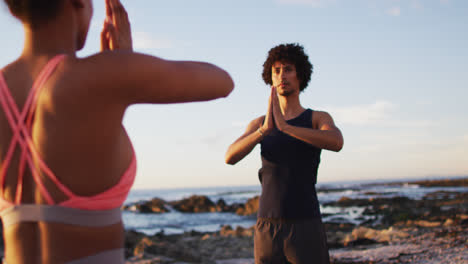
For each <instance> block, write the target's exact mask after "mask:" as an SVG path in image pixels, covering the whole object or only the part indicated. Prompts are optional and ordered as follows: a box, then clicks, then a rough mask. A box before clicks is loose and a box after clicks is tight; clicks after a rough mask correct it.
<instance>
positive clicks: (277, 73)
mask: <svg viewBox="0 0 468 264" xmlns="http://www.w3.org/2000/svg"><path fill="white" fill-rule="evenodd" d="M271 79H272V82H273V86H275V87H276V91H277V92H278V94H279V95H282V96H288V95H291V94H294V93H298V94H299V92H300V89H299V87H300V82H299V79H298V78H297V74H296V66H294V64H292V63H288V62H280V61H277V62H275V63H273V66H272V67H271Z"/></svg>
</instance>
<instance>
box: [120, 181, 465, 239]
mask: <svg viewBox="0 0 468 264" xmlns="http://www.w3.org/2000/svg"><path fill="white" fill-rule="evenodd" d="M388 183H389V181H386V182H369V181H366V182H336V183H324V184H317V194H318V199H319V202H320V204H321V206H320V210H321V212H322V215H323V221H324V222H334V223H342V222H348V223H353V224H359V223H362V222H363V221H366V220H368V217H366V216H364V215H362V213H363V211H364V210H365V208H364V207H346V208H341V207H332V206H323V204H324V203H327V202H333V201H337V200H339V199H340V198H342V197H349V198H353V199H356V198H366V199H368V198H372V197H396V196H404V197H408V198H411V199H421V198H422V197H424V196H425V195H426V194H428V193H432V192H437V191H447V192H451V191H453V192H468V187H422V186H418V185H416V184H408V183H402V184H398V185H396V184H391V185H389V184H388ZM260 193H261V187H260V185H255V186H235V187H209V188H181V189H157V190H132V191H131V192H130V194H129V196H128V198H127V200H126V202H125V204H127V205H128V204H132V203H135V202H138V201H145V200H150V199H152V198H155V197H158V198H161V199H164V200H166V201H174V200H180V199H182V198H187V197H189V196H191V195H206V196H208V197H209V198H210V199H211V200H212V201H213V202H215V203H216V202H217V201H218V200H219V199H224V201H225V202H226V203H227V204H228V205H229V204H233V203H245V202H246V201H247V200H248V199H249V198H252V197H254V196H256V195H260ZM123 220H124V224H125V228H126V229H127V230H135V231H138V232H142V233H145V234H147V235H154V234H155V233H159V232H163V233H164V234H179V233H183V232H188V231H192V230H194V231H199V232H214V231H218V230H219V229H220V227H222V226H223V225H230V226H231V227H233V228H236V227H237V226H242V227H251V226H252V225H254V224H255V221H256V219H255V217H252V216H239V215H236V214H235V213H181V212H177V211H175V210H171V212H169V213H164V214H141V213H135V212H130V211H124V212H123Z"/></svg>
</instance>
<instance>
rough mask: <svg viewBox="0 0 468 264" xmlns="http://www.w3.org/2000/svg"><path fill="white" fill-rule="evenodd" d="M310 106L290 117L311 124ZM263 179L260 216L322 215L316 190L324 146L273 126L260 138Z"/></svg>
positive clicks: (299, 124)
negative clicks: (312, 143) (268, 132)
mask: <svg viewBox="0 0 468 264" xmlns="http://www.w3.org/2000/svg"><path fill="white" fill-rule="evenodd" d="M312 114H313V111H312V110H311V109H307V110H305V111H304V112H302V114H300V115H299V116H298V117H296V118H294V119H291V120H287V123H288V124H290V125H293V126H297V127H306V128H312ZM260 144H261V154H262V168H261V169H260V170H259V172H258V175H259V178H260V182H261V183H262V194H261V196H260V207H259V210H258V217H264V218H293V219H296V218H312V217H320V208H319V203H318V200H317V193H316V190H315V183H316V182H317V170H318V166H319V163H320V154H321V151H322V150H321V149H319V148H317V147H314V146H312V145H310V144H308V143H306V142H304V141H301V140H299V139H296V138H294V137H291V136H289V135H286V134H284V133H283V132H280V131H279V130H277V129H274V130H273V131H272V132H271V133H270V134H269V135H268V136H265V137H264V138H263V140H262V141H261V143H260Z"/></svg>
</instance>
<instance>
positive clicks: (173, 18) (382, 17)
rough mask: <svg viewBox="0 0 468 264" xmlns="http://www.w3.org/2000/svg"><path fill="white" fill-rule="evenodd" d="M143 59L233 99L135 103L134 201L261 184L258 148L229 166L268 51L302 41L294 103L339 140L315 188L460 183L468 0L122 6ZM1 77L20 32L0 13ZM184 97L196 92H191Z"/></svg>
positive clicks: (207, 0)
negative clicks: (196, 72) (305, 81)
mask: <svg viewBox="0 0 468 264" xmlns="http://www.w3.org/2000/svg"><path fill="white" fill-rule="evenodd" d="M122 2H123V4H124V5H125V6H126V8H127V10H128V13H129V17H130V21H131V25H132V32H133V39H134V48H135V51H137V52H142V53H146V54H150V55H153V56H157V57H161V58H164V59H170V60H200V61H207V62H210V63H213V64H216V65H218V66H220V67H222V68H224V69H225V70H227V71H228V72H229V73H230V74H231V76H232V78H233V80H234V82H235V89H234V91H233V92H232V93H231V95H230V96H229V97H227V98H223V99H219V100H216V101H210V102H203V103H188V104H173V105H134V106H131V107H130V108H129V109H128V110H127V112H126V115H125V118H124V121H123V123H124V125H125V127H126V129H127V131H128V134H129V135H130V138H131V139H132V142H133V144H134V147H135V150H136V155H137V160H138V173H137V179H136V181H135V184H134V187H133V188H134V189H159V188H179V187H211V186H239V185H257V184H259V183H258V177H257V171H258V169H259V168H260V147H259V146H257V147H256V148H255V149H254V150H253V151H252V153H251V154H250V155H249V156H247V157H246V158H244V159H243V160H242V161H240V162H239V163H238V164H236V165H235V166H231V165H226V164H225V163H224V154H225V152H226V150H227V148H228V146H229V145H230V144H231V143H232V142H234V141H235V140H236V139H237V138H238V137H239V136H240V135H241V134H242V133H243V132H244V130H245V129H246V126H247V124H248V123H249V122H250V121H251V120H252V119H254V118H256V117H258V116H261V115H264V114H265V112H266V109H267V102H268V95H269V87H268V86H267V85H265V84H264V83H263V81H262V78H261V72H262V65H263V62H264V61H265V59H266V55H267V53H268V50H269V49H270V48H272V47H274V46H275V45H278V44H281V43H300V44H301V45H303V46H304V48H305V50H306V53H307V54H308V55H309V57H310V60H311V62H312V64H313V65H314V73H313V75H312V80H311V82H310V84H309V86H308V87H307V89H306V90H305V91H304V92H303V93H302V94H301V98H300V99H301V103H302V105H303V106H304V107H306V108H311V109H314V110H322V111H327V112H329V113H330V114H331V115H332V117H333V118H334V120H335V123H336V125H337V126H338V127H339V128H340V129H341V131H342V133H343V136H344V141H345V144H344V148H343V150H342V151H341V152H338V153H335V152H330V151H323V152H322V161H321V164H320V168H319V174H318V182H319V183H327V182H336V181H361V180H386V179H402V180H404V179H415V178H418V179H419V178H421V179H422V178H429V177H453V176H463V175H468V155H467V154H468V115H467V113H468V104H467V103H466V100H467V99H468V74H467V73H468V34H467V29H468V1H464V0H353V1H350V0H255V1H252V0H248V1H247V0H236V1H232V0H197V1H193V0H171V1H155V0H151V1H150V0H126V1H122ZM93 3H94V8H95V10H94V17H93V20H92V24H91V28H90V33H89V36H88V41H87V44H86V46H85V48H84V49H83V50H82V51H80V52H79V53H78V55H79V56H81V57H85V56H88V55H91V54H94V53H96V52H99V33H100V31H101V28H102V23H103V21H104V15H105V13H104V1H103V0H99V1H98V0H95V1H93ZM0 32H1V33H2V41H1V44H0V45H1V47H2V48H1V49H0V67H3V65H6V64H7V63H9V62H10V61H12V60H14V59H15V58H16V57H18V56H19V54H20V53H21V47H22V43H23V31H22V27H21V24H20V23H19V22H17V21H16V20H15V19H14V18H12V17H11V15H10V14H9V12H8V10H7V8H6V7H5V6H4V4H3V1H2V4H0ZM187 89H190V87H187Z"/></svg>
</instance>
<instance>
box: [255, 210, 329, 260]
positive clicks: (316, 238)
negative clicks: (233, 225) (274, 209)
mask: <svg viewBox="0 0 468 264" xmlns="http://www.w3.org/2000/svg"><path fill="white" fill-rule="evenodd" d="M254 253H255V264H267V263H268V264H280V263H281V264H283V263H294V264H311V263H313V264H329V263H330V257H329V254H328V246H327V236H326V234H325V228H324V226H323V224H322V220H321V219H320V218H319V217H317V218H312V219H305V220H276V219H265V218H259V219H258V220H257V225H256V227H255V238H254Z"/></svg>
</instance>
